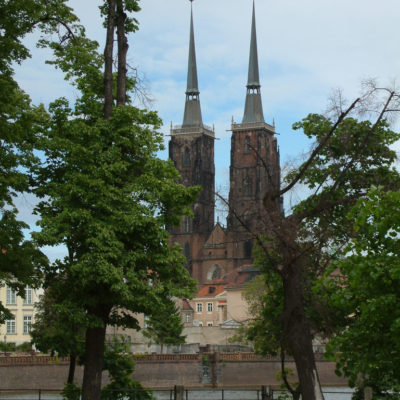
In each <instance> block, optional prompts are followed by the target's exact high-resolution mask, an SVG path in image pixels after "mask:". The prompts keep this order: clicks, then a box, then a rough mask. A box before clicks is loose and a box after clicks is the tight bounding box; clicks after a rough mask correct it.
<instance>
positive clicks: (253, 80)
mask: <svg viewBox="0 0 400 400" xmlns="http://www.w3.org/2000/svg"><path fill="white" fill-rule="evenodd" d="M260 87H261V85H260V76H259V70H258V53H257V33H256V13H255V5H254V0H253V17H252V22H251V39H250V56H249V73H248V78H247V94H246V104H245V107H244V115H243V121H242V123H249V122H264V113H263V109H262V102H261V93H260Z"/></svg>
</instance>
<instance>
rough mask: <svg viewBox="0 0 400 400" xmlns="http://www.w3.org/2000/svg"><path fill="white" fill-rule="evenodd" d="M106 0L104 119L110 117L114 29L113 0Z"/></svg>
mask: <svg viewBox="0 0 400 400" xmlns="http://www.w3.org/2000/svg"><path fill="white" fill-rule="evenodd" d="M107 1H108V7H109V8H108V15H107V36H106V45H105V48H104V119H109V118H111V115H112V106H113V75H112V72H113V51H114V30H115V0H107Z"/></svg>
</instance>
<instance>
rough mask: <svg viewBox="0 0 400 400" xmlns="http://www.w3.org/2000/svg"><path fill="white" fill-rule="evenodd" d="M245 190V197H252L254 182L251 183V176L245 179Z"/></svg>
mask: <svg viewBox="0 0 400 400" xmlns="http://www.w3.org/2000/svg"><path fill="white" fill-rule="evenodd" d="M243 188H244V195H245V196H251V195H252V192H253V185H252V182H251V178H250V177H249V176H246V178H244V182H243Z"/></svg>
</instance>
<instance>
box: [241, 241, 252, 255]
mask: <svg viewBox="0 0 400 400" xmlns="http://www.w3.org/2000/svg"><path fill="white" fill-rule="evenodd" d="M252 249H253V242H252V241H251V240H246V241H245V242H244V243H243V256H244V258H251V251H252Z"/></svg>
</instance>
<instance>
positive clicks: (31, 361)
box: [0, 353, 328, 367]
mask: <svg viewBox="0 0 400 400" xmlns="http://www.w3.org/2000/svg"><path fill="white" fill-rule="evenodd" d="M204 356H209V357H210V358H211V359H210V361H211V360H212V359H214V360H215V361H224V362H225V361H226V362H240V361H248V362H251V361H255V362H256V361H280V358H279V356H260V355H258V354H254V353H196V354H134V355H132V359H133V360H134V361H136V362H140V361H144V362H160V361H174V362H176V361H177V362H199V361H202V360H203V357H204ZM315 359H316V361H328V360H326V359H324V357H323V354H322V353H316V354H315ZM286 360H287V361H293V358H291V357H287V359H286ZM68 363H69V357H52V356H39V355H35V356H0V367H1V366H12V365H38V364H39V365H52V364H53V365H58V364H61V365H64V364H68Z"/></svg>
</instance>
